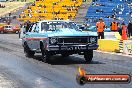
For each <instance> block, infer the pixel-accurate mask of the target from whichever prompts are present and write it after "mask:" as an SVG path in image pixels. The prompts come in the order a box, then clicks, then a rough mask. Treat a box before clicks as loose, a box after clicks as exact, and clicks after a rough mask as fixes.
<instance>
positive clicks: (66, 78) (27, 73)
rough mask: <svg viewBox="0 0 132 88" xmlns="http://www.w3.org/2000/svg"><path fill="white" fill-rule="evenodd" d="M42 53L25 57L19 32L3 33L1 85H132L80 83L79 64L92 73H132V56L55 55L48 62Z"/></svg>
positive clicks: (88, 87)
mask: <svg viewBox="0 0 132 88" xmlns="http://www.w3.org/2000/svg"><path fill="white" fill-rule="evenodd" d="M40 57H41V55H39V54H36V55H35V57H34V58H27V57H25V56H24V52H23V48H22V46H21V40H20V39H19V38H18V35H16V34H0V88H132V82H131V83H129V84H86V85H84V86H80V85H78V84H77V82H76V74H77V73H78V67H79V66H81V67H83V68H85V69H86V71H87V72H88V74H130V75H132V57H131V56H122V55H116V54H109V53H102V52H97V51H95V52H94V58H93V62H92V63H90V64H88V63H85V61H84V59H83V56H82V55H72V56H70V57H67V58H63V57H61V56H60V55H57V56H53V57H51V59H52V62H51V63H44V62H42V61H41V59H40Z"/></svg>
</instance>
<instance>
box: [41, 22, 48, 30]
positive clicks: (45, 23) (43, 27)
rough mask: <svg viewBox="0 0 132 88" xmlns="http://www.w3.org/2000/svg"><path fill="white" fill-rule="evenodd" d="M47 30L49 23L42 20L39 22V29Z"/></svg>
mask: <svg viewBox="0 0 132 88" xmlns="http://www.w3.org/2000/svg"><path fill="white" fill-rule="evenodd" d="M48 30H49V24H47V22H43V23H42V24H41V31H48Z"/></svg>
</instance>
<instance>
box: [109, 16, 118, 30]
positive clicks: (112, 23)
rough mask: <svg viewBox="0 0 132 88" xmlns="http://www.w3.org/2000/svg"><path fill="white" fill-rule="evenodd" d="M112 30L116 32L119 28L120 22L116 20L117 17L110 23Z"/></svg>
mask: <svg viewBox="0 0 132 88" xmlns="http://www.w3.org/2000/svg"><path fill="white" fill-rule="evenodd" d="M110 29H111V31H114V32H116V31H117V29H118V23H117V22H116V18H114V19H113V22H111V24H110Z"/></svg>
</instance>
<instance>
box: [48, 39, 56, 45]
mask: <svg viewBox="0 0 132 88" xmlns="http://www.w3.org/2000/svg"><path fill="white" fill-rule="evenodd" d="M49 42H50V44H56V43H57V38H50V41H49Z"/></svg>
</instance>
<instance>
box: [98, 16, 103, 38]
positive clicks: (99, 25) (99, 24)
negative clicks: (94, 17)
mask: <svg viewBox="0 0 132 88" xmlns="http://www.w3.org/2000/svg"><path fill="white" fill-rule="evenodd" d="M96 28H97V32H98V38H99V39H100V37H101V39H104V29H105V23H104V22H103V18H100V19H99V22H97V23H96Z"/></svg>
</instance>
